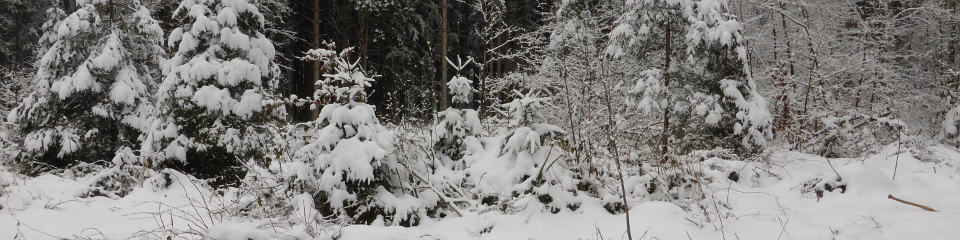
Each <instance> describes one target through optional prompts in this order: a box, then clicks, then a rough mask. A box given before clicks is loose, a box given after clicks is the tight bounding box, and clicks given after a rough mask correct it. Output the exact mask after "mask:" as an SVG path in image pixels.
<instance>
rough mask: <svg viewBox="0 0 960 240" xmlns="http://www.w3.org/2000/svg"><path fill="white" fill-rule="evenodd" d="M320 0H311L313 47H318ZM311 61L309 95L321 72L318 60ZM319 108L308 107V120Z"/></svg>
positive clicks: (315, 114) (315, 100)
mask: <svg viewBox="0 0 960 240" xmlns="http://www.w3.org/2000/svg"><path fill="white" fill-rule="evenodd" d="M320 1H321V0H313V21H311V22H312V23H313V49H317V48H320ZM312 62H313V66H311V68H312V69H313V78H312V79H310V80H309V81H307V82H308V83H309V86H308V88H310V95H311V96H313V93H314V92H316V91H317V86H316V82H317V80H320V75H321V74H322V73H320V61H312ZM313 104H318V105H319V102H318V99H314V103H313ZM319 109H320V106H315V107H311V108H310V120H314V119H317V115H318V114H319V113H318V111H319Z"/></svg>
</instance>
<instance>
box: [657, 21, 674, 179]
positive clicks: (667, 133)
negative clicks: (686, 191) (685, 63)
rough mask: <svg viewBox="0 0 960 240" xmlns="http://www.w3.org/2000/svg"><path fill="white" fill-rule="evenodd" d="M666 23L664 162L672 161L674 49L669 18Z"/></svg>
mask: <svg viewBox="0 0 960 240" xmlns="http://www.w3.org/2000/svg"><path fill="white" fill-rule="evenodd" d="M666 25H667V26H666V30H667V31H666V37H665V38H664V39H665V40H664V41H666V54H665V59H664V63H663V87H664V88H665V89H667V90H666V91H667V94H666V98H667V107H666V109H664V110H663V132H662V133H660V152H661V154H663V159H662V162H663V163H667V162H669V161H670V157H669V156H668V152H669V150H670V149H669V146H668V145H669V142H670V93H669V92H670V54H672V50H673V49H671V46H670V42H671V41H670V21H669V20H667V23H666Z"/></svg>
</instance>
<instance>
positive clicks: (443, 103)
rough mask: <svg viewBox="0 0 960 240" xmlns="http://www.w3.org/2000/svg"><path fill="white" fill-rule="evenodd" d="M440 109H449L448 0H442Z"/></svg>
mask: <svg viewBox="0 0 960 240" xmlns="http://www.w3.org/2000/svg"><path fill="white" fill-rule="evenodd" d="M440 17H441V19H440V109H447V107H449V106H450V103H449V102H448V100H447V84H446V82H447V80H449V79H447V0H440Z"/></svg>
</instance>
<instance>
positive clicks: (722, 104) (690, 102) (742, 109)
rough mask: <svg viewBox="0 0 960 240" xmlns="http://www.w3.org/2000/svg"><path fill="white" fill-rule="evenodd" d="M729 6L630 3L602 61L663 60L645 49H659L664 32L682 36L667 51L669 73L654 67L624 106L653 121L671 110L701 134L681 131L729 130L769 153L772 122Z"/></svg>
mask: <svg viewBox="0 0 960 240" xmlns="http://www.w3.org/2000/svg"><path fill="white" fill-rule="evenodd" d="M728 5H729V3H728V1H726V0H669V1H660V0H653V1H633V0H628V1H626V2H625V5H624V7H625V12H624V14H623V15H621V16H619V17H618V19H617V21H616V23H615V25H614V26H613V27H612V30H611V31H610V33H609V34H608V37H609V38H610V43H609V45H607V47H606V49H605V52H604V53H605V54H606V55H608V56H612V57H614V58H631V57H635V56H637V55H639V56H643V55H645V54H650V53H646V52H643V53H638V52H640V51H653V52H657V53H658V54H660V53H663V52H665V49H651V48H649V47H647V46H650V45H651V44H653V45H659V44H661V43H662V41H663V38H662V36H664V32H665V31H666V30H667V28H666V26H671V28H672V29H671V31H676V30H678V29H684V30H685V33H684V34H683V35H681V36H677V37H679V38H682V39H683V41H682V44H680V45H677V46H674V47H673V49H671V56H672V57H673V59H675V60H674V61H673V62H672V63H671V66H670V69H663V67H662V66H657V67H653V68H649V67H648V68H646V69H641V70H640V71H639V72H637V74H636V76H635V79H636V80H635V82H634V84H633V86H632V87H631V88H630V89H629V93H630V94H631V96H632V99H629V102H628V103H630V104H631V105H633V106H635V107H636V108H637V109H639V110H640V111H641V112H643V113H646V114H650V115H651V116H656V115H657V113H659V112H663V111H666V110H668V109H669V110H670V111H671V113H672V114H693V115H695V116H698V117H699V118H700V120H701V121H699V122H695V123H696V125H701V126H699V127H698V126H695V125H689V126H679V127H682V128H695V129H706V128H717V127H719V128H728V129H730V130H732V133H733V134H734V135H737V136H741V138H739V140H740V141H739V144H738V145H740V147H742V148H750V149H752V148H753V147H757V146H759V147H762V146H766V145H767V139H768V138H770V137H771V136H772V132H771V129H770V125H771V124H772V118H771V116H770V113H769V111H768V110H767V107H766V100H765V99H764V98H763V97H762V96H760V95H759V93H758V92H757V91H756V88H757V87H756V86H755V84H754V83H753V80H752V78H751V76H750V75H749V68H748V66H747V64H746V61H747V58H746V49H745V48H744V47H743V45H742V43H741V42H742V41H743V36H742V35H741V31H742V26H741V24H740V23H739V22H737V20H736V17H735V16H733V15H732V14H731V13H729V6H728ZM678 16H679V17H680V18H678ZM678 19H679V21H678ZM675 36H676V35H675ZM730 53H732V54H730ZM718 54H719V56H718ZM729 56H732V57H729ZM630 60H633V59H632V58H631V59H630ZM667 74H670V76H671V77H672V79H673V81H672V82H671V81H667V77H666V75H667ZM713 79H721V80H713ZM668 84H669V86H668ZM702 132H704V133H709V132H716V131H709V130H708V131H702ZM716 137H724V136H716ZM726 147H735V146H729V145H728V146H726Z"/></svg>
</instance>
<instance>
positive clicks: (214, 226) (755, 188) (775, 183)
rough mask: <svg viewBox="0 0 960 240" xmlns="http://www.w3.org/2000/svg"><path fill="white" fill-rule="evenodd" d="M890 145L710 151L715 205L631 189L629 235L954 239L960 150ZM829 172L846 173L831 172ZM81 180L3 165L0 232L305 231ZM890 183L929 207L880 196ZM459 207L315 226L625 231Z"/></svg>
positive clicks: (210, 199)
mask: <svg viewBox="0 0 960 240" xmlns="http://www.w3.org/2000/svg"><path fill="white" fill-rule="evenodd" d="M898 149H902V148H898V146H897V145H891V146H887V147H885V148H883V149H882V150H881V151H879V153H877V154H873V155H870V156H868V157H865V158H849V159H826V158H822V157H818V156H814V155H808V154H801V153H796V152H777V153H774V154H773V155H771V156H770V158H769V164H767V163H759V162H739V161H726V160H721V159H716V158H714V159H708V160H706V161H705V162H704V166H706V167H705V170H704V172H705V174H706V175H715V176H722V181H714V182H712V183H710V184H708V185H704V187H705V188H707V190H706V191H705V192H708V196H707V199H706V201H708V202H710V203H715V204H717V205H716V206H718V207H713V208H707V210H703V209H700V208H689V207H687V210H684V209H685V207H681V206H679V205H677V204H674V203H669V202H658V201H644V200H641V199H633V200H632V202H631V211H630V213H631V217H632V219H631V225H632V229H633V237H634V239H742V240H746V239H924V240H934V239H960V153H958V152H956V151H955V150H952V149H951V148H948V147H930V148H927V149H926V150H922V151H915V150H914V151H909V150H907V149H903V150H902V151H900V150H898ZM828 161H829V163H828ZM830 163H832V165H833V168H835V169H836V173H835V172H834V170H833V169H832V168H831V167H830ZM711 166H716V168H713V167H711ZM716 169H740V170H738V175H739V179H738V181H736V182H734V181H730V180H728V179H727V178H726V176H727V175H728V174H729V173H728V172H726V170H716ZM894 169H896V179H894V177H893V176H894ZM837 174H840V176H842V178H843V179H842V181H840V182H835V181H834V179H836V175H837ZM818 178H819V179H821V180H822V181H821V182H820V184H819V185H816V186H819V187H820V188H822V187H823V183H830V184H832V185H838V184H839V185H843V184H845V185H846V186H847V189H846V192H845V193H841V192H840V191H839V190H834V191H832V192H831V191H825V192H824V194H823V197H822V198H820V199H818V198H817V197H816V195H815V193H814V192H812V191H804V189H805V187H806V186H809V185H805V183H811V182H812V180H815V179H818ZM88 180H89V179H88V178H87V177H81V178H79V179H69V178H64V177H58V176H53V175H43V176H39V177H35V178H26V177H23V176H21V175H18V174H13V173H11V172H10V171H9V170H3V171H2V172H0V185H2V186H3V188H2V191H0V205H2V210H0V239H59V238H68V239H78V238H88V239H104V238H106V239H127V238H133V239H165V238H167V237H168V236H170V235H172V234H174V233H176V234H178V235H175V236H173V237H172V238H173V239H178V238H187V239H196V238H202V237H207V238H209V239H248V238H249V239H304V238H306V237H307V236H306V235H304V234H303V233H301V231H302V230H299V229H297V227H290V226H289V225H284V223H283V222H284V221H282V220H280V219H270V218H267V219H263V218H261V219H254V218H250V217H247V218H239V217H230V216H229V213H225V212H221V211H220V210H218V209H225V208H226V206H225V205H226V204H227V202H231V199H225V198H229V197H220V195H219V194H216V193H213V192H211V191H210V190H206V189H204V188H203V187H199V186H196V185H194V184H191V181H190V179H189V177H187V176H185V175H179V174H173V175H172V176H171V181H170V182H172V184H171V186H170V187H166V188H159V187H157V186H154V185H155V184H153V183H155V182H156V181H147V182H146V183H145V184H143V186H141V187H139V188H137V189H135V190H134V191H133V192H131V193H130V194H129V195H127V196H125V197H123V198H119V199H110V198H106V197H93V198H78V197H75V196H76V195H77V194H78V193H79V192H78V191H79V190H78V189H82V186H86V184H85V181H88ZM155 189H160V190H155ZM890 194H892V195H894V196H896V197H898V198H901V199H904V200H907V201H911V202H916V203H919V204H923V205H926V206H929V207H931V208H933V209H935V210H937V212H930V211H926V210H923V209H921V208H918V207H914V206H910V205H906V204H903V203H900V202H897V201H894V200H891V199H888V197H887V196H888V195H890ZM223 196H230V194H223ZM718 209H719V210H718ZM208 210H209V211H208ZM704 211H713V212H704ZM718 212H719V215H720V216H722V217H720V218H719V219H718V218H716V215H717V214H718ZM265 214H266V213H265ZM464 215H465V216H463V217H450V218H447V219H443V220H430V219H426V220H424V222H422V223H421V224H420V225H419V226H416V227H411V228H404V227H398V226H382V224H379V225H380V226H378V224H376V223H375V224H373V225H369V226H367V225H363V226H359V225H358V226H322V227H321V228H323V229H327V230H325V231H327V232H328V235H329V236H331V237H332V236H337V237H338V238H339V239H357V240H362V239H627V235H626V232H625V229H626V228H625V225H624V216H623V215H613V214H609V213H607V211H606V210H604V208H603V207H602V204H601V203H600V202H599V201H598V200H596V199H590V198H584V199H583V206H582V207H581V208H579V209H577V210H576V211H575V212H569V211H562V212H560V213H558V214H550V213H548V212H545V211H541V210H534V209H530V210H523V211H520V213H518V214H512V215H503V214H501V213H499V212H497V211H483V210H482V209H470V210H466V211H465V213H464ZM705 215H706V216H710V218H709V219H710V221H708V220H707V218H704V217H703V216H705ZM718 220H719V221H718ZM171 229H174V230H171Z"/></svg>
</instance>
